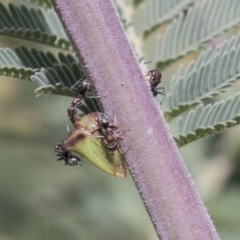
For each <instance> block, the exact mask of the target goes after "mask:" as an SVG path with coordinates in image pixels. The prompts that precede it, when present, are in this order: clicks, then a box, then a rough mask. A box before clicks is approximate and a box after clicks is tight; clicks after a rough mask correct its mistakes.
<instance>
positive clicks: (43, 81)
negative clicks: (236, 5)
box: [31, 63, 100, 114]
mask: <svg viewBox="0 0 240 240" xmlns="http://www.w3.org/2000/svg"><path fill="white" fill-rule="evenodd" d="M83 78H84V76H83V74H82V72H81V70H80V68H79V67H78V65H76V64H74V63H73V64H72V66H71V68H70V67H69V66H67V65H65V64H55V65H54V68H47V69H45V68H42V69H41V70H40V72H37V73H35V75H32V76H31V80H32V81H33V82H34V83H35V84H36V85H37V86H38V88H37V89H36V90H35V91H34V92H35V93H36V95H37V96H40V95H41V94H43V93H50V94H58V95H64V96H71V97H74V93H73V91H72V89H71V87H72V86H73V85H74V84H75V83H76V82H77V81H78V80H79V79H83ZM93 93H94V89H92V88H91V89H90V90H89V94H91V95H92V96H94V95H93ZM79 109H80V110H81V111H82V113H84V114H88V113H90V112H95V111H100V107H99V105H98V102H97V101H96V99H95V98H91V97H90V98H86V99H85V100H84V102H83V105H82V106H80V107H79Z"/></svg>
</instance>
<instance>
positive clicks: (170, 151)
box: [52, 0, 219, 240]
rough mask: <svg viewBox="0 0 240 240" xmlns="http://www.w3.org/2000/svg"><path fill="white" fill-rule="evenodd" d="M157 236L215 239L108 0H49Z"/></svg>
mask: <svg viewBox="0 0 240 240" xmlns="http://www.w3.org/2000/svg"><path fill="white" fill-rule="evenodd" d="M52 3H53V5H54V7H55V9H56V11H57V13H58V15H59V17H60V19H61V21H62V23H63V25H64V27H65V29H66V32H67V34H68V36H69V38H70V40H71V41H72V44H73V46H74V48H75V51H76V53H77V56H78V58H79V61H80V62H81V64H82V66H84V71H85V73H86V76H87V77H88V78H89V80H91V82H92V83H93V84H94V85H95V88H96V90H97V95H98V96H100V100H101V103H102V105H103V108H104V110H105V112H106V113H107V114H108V115H109V116H110V117H111V116H113V115H114V114H115V115H116V118H117V121H118V123H119V124H118V125H119V126H120V129H122V130H123V131H124V130H125V131H126V130H127V131H126V132H125V133H124V138H125V143H124V144H125V145H126V146H127V147H126V149H130V150H129V151H127V152H126V161H127V165H128V168H129V170H130V173H131V175H132V178H133V180H134V181H135V184H136V186H137V189H138V191H139V193H140V195H141V197H142V200H143V203H144V204H145V206H146V209H147V211H148V213H149V216H150V218H151V220H152V222H153V224H154V226H155V229H156V231H157V234H158V236H159V238H161V239H171V240H172V239H184V240H188V239H191V240H193V239H203V240H206V239H207V240H210V239H219V237H218V235H217V233H216V231H215V228H214V227H213V224H212V222H211V220H210V218H209V216H208V214H207V212H206V209H205V207H204V205H203V203H202V201H201V199H200V198H199V195H198V194H197V192H196V189H195V187H194V184H193V182H192V180H191V178H190V175H189V173H188V171H187V169H186V167H185V165H184V163H183V161H182V158H181V156H180V155H179V151H178V149H177V147H176V144H175V142H174V140H173V138H172V136H171V134H170V132H169V129H168V127H167V125H166V123H165V121H164V119H163V117H162V115H161V113H160V111H159V108H158V106H157V104H156V101H155V100H154V98H153V96H152V93H151V91H150V90H149V89H148V87H147V84H146V80H145V79H144V76H143V74H142V71H141V69H140V67H139V64H138V61H137V59H136V57H135V56H134V53H133V50H132V48H131V46H130V44H129V42H128V40H127V38H126V35H125V33H124V29H123V27H122V24H121V22H120V21H119V18H118V17H117V14H116V11H115V8H114V6H113V4H112V2H111V0H90V1H89V0H52Z"/></svg>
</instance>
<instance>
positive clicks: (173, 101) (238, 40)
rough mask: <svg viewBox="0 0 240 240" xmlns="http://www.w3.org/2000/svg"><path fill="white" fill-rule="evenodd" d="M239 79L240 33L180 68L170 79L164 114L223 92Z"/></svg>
mask: <svg viewBox="0 0 240 240" xmlns="http://www.w3.org/2000/svg"><path fill="white" fill-rule="evenodd" d="M239 78H240V32H239V34H238V35H237V36H236V37H235V36H233V37H232V38H231V39H230V40H228V41H225V42H223V43H222V44H221V45H219V46H218V47H217V48H215V49H214V50H213V49H212V48H208V49H207V50H206V51H203V52H202V53H201V54H200V56H199V58H198V60H197V61H196V63H194V61H192V62H191V63H190V64H189V65H188V68H187V70H186V72H184V69H183V67H180V69H179V73H178V75H177V76H174V77H173V78H172V82H171V83H172V84H171V89H170V91H169V94H168V95H167V98H166V102H167V109H166V110H165V113H164V115H165V117H166V118H167V119H168V120H170V119H171V118H173V117H175V116H177V115H179V114H181V113H182V112H184V111H186V110H187V109H189V108H190V107H192V106H194V105H197V104H199V103H201V102H202V101H204V100H207V99H210V98H212V97H213V96H216V95H218V94H220V93H221V92H224V91H225V90H226V88H227V87H229V86H231V85H232V83H233V82H235V81H236V80H237V79H239Z"/></svg>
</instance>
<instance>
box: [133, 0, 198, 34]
mask: <svg viewBox="0 0 240 240" xmlns="http://www.w3.org/2000/svg"><path fill="white" fill-rule="evenodd" d="M195 1H196V0H148V1H145V3H144V4H143V5H142V6H141V7H140V8H139V9H138V10H137V11H136V18H139V19H140V21H139V22H140V23H141V27H142V31H144V36H145V37H147V36H148V35H149V34H150V33H151V32H152V31H154V30H155V29H156V28H158V27H159V26H161V25H162V24H163V23H164V22H166V21H169V20H171V19H172V18H174V17H175V16H177V15H178V14H179V13H180V12H181V11H182V10H185V9H187V8H188V7H189V5H190V4H192V3H193V2H195Z"/></svg>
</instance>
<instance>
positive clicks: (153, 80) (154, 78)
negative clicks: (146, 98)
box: [146, 69, 166, 104]
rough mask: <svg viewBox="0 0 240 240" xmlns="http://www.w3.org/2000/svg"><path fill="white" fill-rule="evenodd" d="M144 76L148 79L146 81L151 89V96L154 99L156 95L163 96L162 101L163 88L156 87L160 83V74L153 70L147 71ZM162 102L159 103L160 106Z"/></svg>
mask: <svg viewBox="0 0 240 240" xmlns="http://www.w3.org/2000/svg"><path fill="white" fill-rule="evenodd" d="M146 76H149V77H150V78H149V80H148V81H149V83H150V87H151V91H152V93H153V96H154V97H156V96H157V95H158V94H160V95H163V96H164V97H163V100H164V98H165V96H166V94H165V93H164V91H165V87H157V86H158V84H160V83H161V78H162V74H161V72H160V71H159V70H157V69H153V70H151V71H149V72H148V73H147V75H146ZM163 100H162V101H161V103H160V104H162V102H163Z"/></svg>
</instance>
